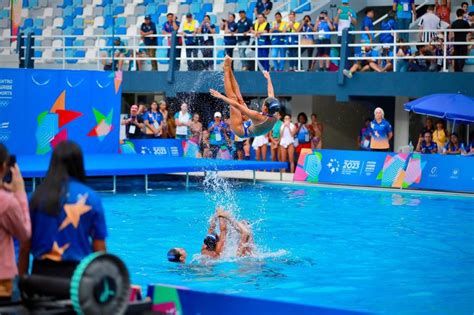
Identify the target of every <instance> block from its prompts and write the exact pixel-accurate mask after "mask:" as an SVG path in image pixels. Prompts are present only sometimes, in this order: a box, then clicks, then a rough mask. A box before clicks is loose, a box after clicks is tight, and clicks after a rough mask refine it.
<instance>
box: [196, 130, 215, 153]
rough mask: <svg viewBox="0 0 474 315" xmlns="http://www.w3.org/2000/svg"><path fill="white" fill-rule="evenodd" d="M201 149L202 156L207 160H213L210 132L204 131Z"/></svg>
mask: <svg viewBox="0 0 474 315" xmlns="http://www.w3.org/2000/svg"><path fill="white" fill-rule="evenodd" d="M199 147H200V151H201V156H202V157H203V158H205V159H210V158H212V152H211V144H210V143H209V131H207V129H204V130H203V131H202V139H201V142H200V146H199Z"/></svg>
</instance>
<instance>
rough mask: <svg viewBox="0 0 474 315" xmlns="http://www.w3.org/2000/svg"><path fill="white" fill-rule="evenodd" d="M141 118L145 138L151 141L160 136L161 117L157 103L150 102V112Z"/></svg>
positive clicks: (161, 130)
mask: <svg viewBox="0 0 474 315" xmlns="http://www.w3.org/2000/svg"><path fill="white" fill-rule="evenodd" d="M143 117H144V118H143V121H144V122H145V127H146V128H145V131H146V132H145V133H146V135H147V138H150V139H153V138H158V137H159V136H161V134H162V132H163V128H162V121H163V115H162V114H161V113H160V111H159V110H158V103H157V102H156V101H153V102H151V105H150V111H149V112H147V113H146V114H145V115H144V116H143Z"/></svg>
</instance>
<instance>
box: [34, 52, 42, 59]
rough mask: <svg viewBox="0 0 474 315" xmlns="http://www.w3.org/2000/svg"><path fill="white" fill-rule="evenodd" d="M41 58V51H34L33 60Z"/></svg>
mask: <svg viewBox="0 0 474 315" xmlns="http://www.w3.org/2000/svg"><path fill="white" fill-rule="evenodd" d="M41 57H43V52H42V51H41V50H35V58H41Z"/></svg>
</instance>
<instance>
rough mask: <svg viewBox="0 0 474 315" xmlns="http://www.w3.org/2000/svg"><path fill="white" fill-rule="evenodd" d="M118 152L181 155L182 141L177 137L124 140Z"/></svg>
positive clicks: (166, 155)
mask: <svg viewBox="0 0 474 315" xmlns="http://www.w3.org/2000/svg"><path fill="white" fill-rule="evenodd" d="M120 153H122V154H143V155H145V154H151V155H157V156H163V157H182V156H183V141H182V140H178V139H140V140H125V141H123V143H122V144H121V146H120Z"/></svg>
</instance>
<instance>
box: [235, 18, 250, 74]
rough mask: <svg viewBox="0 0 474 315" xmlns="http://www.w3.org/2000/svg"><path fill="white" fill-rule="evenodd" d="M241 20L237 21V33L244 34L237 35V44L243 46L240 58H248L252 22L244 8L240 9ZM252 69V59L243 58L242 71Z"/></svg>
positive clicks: (240, 50)
mask: <svg viewBox="0 0 474 315" xmlns="http://www.w3.org/2000/svg"><path fill="white" fill-rule="evenodd" d="M239 17H240V19H239V21H238V22H237V33H239V34H243V35H242V36H237V46H243V47H242V48H239V55H240V58H247V53H246V51H247V47H245V46H248V45H249V43H250V36H248V35H249V34H250V31H251V29H252V22H251V21H250V20H249V19H247V14H246V13H245V11H244V10H240V11H239ZM249 69H250V61H249V60H242V71H247V70H249Z"/></svg>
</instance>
